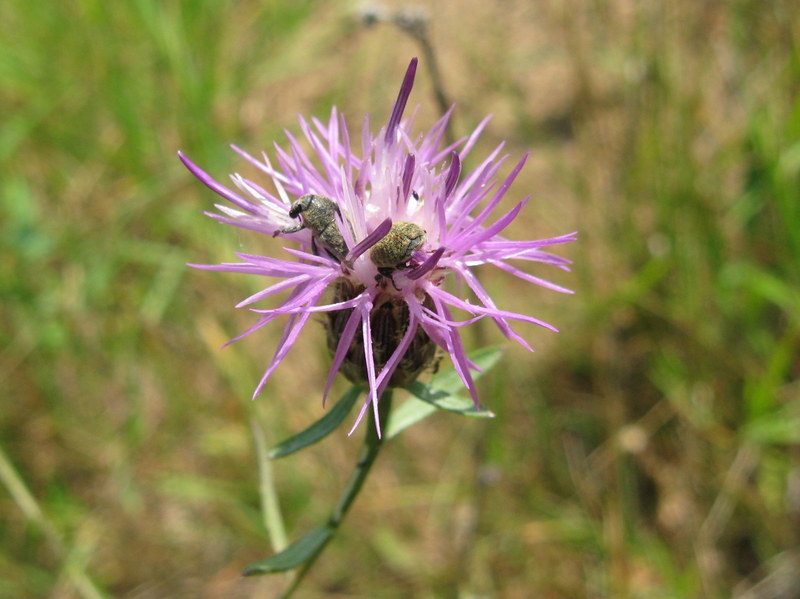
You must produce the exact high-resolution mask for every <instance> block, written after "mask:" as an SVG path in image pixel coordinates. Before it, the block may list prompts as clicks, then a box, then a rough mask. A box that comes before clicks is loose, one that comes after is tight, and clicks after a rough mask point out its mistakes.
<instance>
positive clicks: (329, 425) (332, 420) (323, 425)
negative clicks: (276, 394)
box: [267, 385, 362, 460]
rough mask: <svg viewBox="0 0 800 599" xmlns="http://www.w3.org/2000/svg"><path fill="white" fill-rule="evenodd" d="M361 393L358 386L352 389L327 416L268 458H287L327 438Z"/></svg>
mask: <svg viewBox="0 0 800 599" xmlns="http://www.w3.org/2000/svg"><path fill="white" fill-rule="evenodd" d="M361 391H362V388H361V387H359V386H358V385H353V386H352V387H350V389H349V390H348V391H347V393H345V394H344V395H343V396H342V398H341V399H340V400H339V401H338V402H337V403H336V405H335V406H333V408H331V410H330V411H329V412H328V413H327V414H325V416H323V417H322V418H320V419H319V420H317V421H316V422H315V423H314V424H312V425H311V426H309V427H308V428H307V429H305V430H304V431H302V432H299V433H297V434H296V435H293V436H292V437H289V438H288V439H286V440H285V441H283V442H282V443H279V444H278V445H276V446H275V447H273V448H272V449H271V450H270V452H269V454H267V455H268V457H269V458H270V459H272V460H274V459H276V458H282V457H285V456H287V455H289V454H292V453H294V452H295V451H300V450H301V449H304V448H306V447H308V446H309V445H313V444H314V443H317V442H318V441H321V440H322V439H324V438H325V437H327V436H328V435H329V434H330V433H332V432H333V431H334V430H335V429H336V428H337V427H338V426H339V425H340V424H341V423H342V420H344V418H345V416H347V414H348V413H350V409H351V408H352V407H353V404H354V403H355V402H356V399H358V396H359V395H360V394H361Z"/></svg>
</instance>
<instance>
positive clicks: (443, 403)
mask: <svg viewBox="0 0 800 599" xmlns="http://www.w3.org/2000/svg"><path fill="white" fill-rule="evenodd" d="M406 389H407V390H408V391H410V392H411V393H412V394H413V395H414V396H415V397H416V398H417V399H420V400H422V401H424V402H425V403H427V404H430V405H432V406H433V407H434V408H438V409H440V410H446V411H448V412H456V413H457V414H463V415H464V416H472V417H475V418H493V417H494V414H493V413H492V412H490V411H489V410H487V409H485V408H483V407H479V408H476V407H475V402H474V401H472V398H471V397H464V396H463V395H453V394H452V393H450V392H449V391H442V390H441V389H433V388H431V387H429V386H428V385H425V384H424V383H420V382H419V381H414V382H413V383H411V384H410V385H408V386H407V387H406Z"/></svg>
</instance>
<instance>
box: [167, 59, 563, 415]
mask: <svg viewBox="0 0 800 599" xmlns="http://www.w3.org/2000/svg"><path fill="white" fill-rule="evenodd" d="M416 67H417V60H416V59H414V60H412V61H411V64H410V65H409V67H408V70H407V72H406V75H405V78H404V80H403V83H402V85H401V87H400V93H399V95H398V98H397V101H396V102H395V104H394V107H393V109H392V111H391V114H390V116H389V120H388V122H387V123H386V125H384V126H383V127H382V128H381V129H380V130H379V131H378V132H377V134H373V133H372V129H371V127H370V122H369V118H365V119H364V123H363V126H362V129H361V135H360V137H359V138H356V139H351V135H350V131H349V129H348V127H347V125H346V123H345V119H344V117H343V116H342V115H340V114H339V113H338V111H337V110H336V108H333V110H332V111H331V116H330V118H329V119H328V121H327V122H322V121H320V120H318V119H316V118H312V119H311V120H310V121H308V120H306V119H304V118H302V117H301V118H300V129H301V131H302V133H303V136H304V137H305V148H304V145H303V144H301V142H300V141H299V140H298V139H296V138H295V137H294V136H293V135H292V134H291V133H289V132H287V133H286V136H287V138H288V145H287V147H285V148H283V147H280V146H278V145H277V144H276V145H275V156H276V162H275V163H273V162H272V161H271V160H270V159H269V157H268V156H267V155H266V153H264V154H263V155H262V157H261V159H259V158H255V157H253V156H250V155H249V154H247V153H246V152H244V151H242V150H240V149H239V148H236V147H234V150H235V151H236V152H238V153H239V154H240V155H242V156H243V157H244V159H245V160H247V161H248V162H250V163H251V164H252V165H254V166H255V167H256V168H258V169H259V170H261V171H262V172H263V173H265V174H266V175H267V176H268V177H269V178H270V179H271V181H272V186H273V188H274V192H273V191H268V190H267V189H265V188H264V187H262V186H261V185H259V184H258V183H256V182H254V181H251V180H248V179H246V178H244V177H242V176H241V175H238V174H234V175H233V176H232V180H233V183H234V185H235V186H236V188H237V189H238V191H234V190H232V189H230V188H228V187H225V186H223V185H222V184H220V183H218V182H217V181H215V180H214V179H213V178H212V177H210V176H209V175H208V174H207V173H206V172H204V171H203V170H202V169H200V168H199V167H198V166H197V165H195V164H194V163H192V162H191V161H190V160H189V159H188V158H186V156H184V155H183V154H181V153H179V156H180V158H181V160H182V161H183V163H184V164H185V165H186V166H187V168H188V169H189V170H190V171H191V172H192V173H193V174H194V175H195V176H196V177H197V178H198V179H200V181H202V182H203V183H204V184H205V185H207V186H208V187H209V188H211V189H212V190H214V191H215V192H216V193H218V194H219V195H221V196H222V197H223V198H225V199H226V200H228V201H229V202H230V203H231V204H233V206H234V208H231V207H228V206H225V205H217V206H216V207H217V209H218V210H219V213H218V214H217V213H209V216H211V217H212V218H215V219H216V220H218V221H220V222H223V223H227V224H231V225H234V226H237V227H242V228H245V229H251V230H254V231H258V232H260V233H264V234H265V235H268V236H281V237H284V238H287V239H290V240H292V241H294V242H297V243H299V246H300V247H299V249H296V248H284V249H285V251H286V252H287V253H288V257H287V259H278V258H271V257H265V256H258V255H252V254H244V253H239V254H236V255H237V257H238V258H239V260H240V261H239V262H236V263H226V264H220V265H194V266H197V267H198V268H204V269H208V270H220V271H227V272H240V273H249V274H256V275H261V276H264V277H271V278H277V279H279V280H278V281H277V282H275V283H272V284H270V285H269V286H267V287H266V288H264V289H263V290H262V291H259V292H258V293H256V294H255V295H252V296H251V297H249V298H247V299H245V300H243V301H242V302H240V303H239V304H238V306H237V307H241V306H250V305H251V304H254V303H256V302H258V301H259V300H263V299H265V298H268V297H269V296H272V295H275V294H277V293H280V292H282V291H289V294H288V297H286V299H285V300H284V301H283V303H281V304H280V305H279V306H278V307H275V308H267V309H262V308H252V310H253V312H255V313H257V314H259V318H258V321H257V322H256V323H255V324H254V325H253V326H252V327H250V328H249V329H247V330H246V331H244V332H243V333H242V334H240V335H239V336H238V337H236V338H235V339H234V340H233V341H235V340H236V339H239V338H241V337H243V336H244V335H248V334H250V333H252V332H254V331H256V330H257V329H260V328H261V327H263V326H265V325H267V324H269V323H270V322H272V321H273V320H276V319H278V318H281V317H285V318H286V320H287V322H286V325H285V328H284V330H283V335H282V337H281V338H280V340H279V342H278V346H277V350H276V352H275V355H274V357H273V359H272V362H271V363H270V364H269V366H268V367H267V369H266V372H265V373H264V376H263V377H262V379H261V381H260V383H259V384H258V386H257V388H256V390H255V392H254V394H253V396H254V397H255V396H256V395H257V394H258V393H259V392H260V391H261V390H262V388H263V387H264V384H265V383H266V381H267V379H269V377H270V375H271V374H272V373H273V372H274V371H275V369H276V368H277V366H278V365H279V364H280V363H281V361H282V360H283V359H284V358H285V357H286V355H287V354H288V352H289V350H290V349H291V347H292V346H293V345H294V343H295V342H296V340H297V338H298V336H299V334H300V332H301V330H302V329H303V327H304V326H305V325H306V323H307V322H308V321H309V319H310V318H311V317H312V316H313V315H315V314H319V313H324V314H326V315H327V329H328V347H329V349H330V351H331V354H332V356H333V360H332V364H331V368H330V372H329V375H328V378H327V382H326V385H325V390H324V393H323V397H324V396H325V395H327V393H328V390H329V389H330V387H331V384H332V382H333V380H334V378H335V376H336V373H337V372H342V373H343V374H344V375H345V376H347V378H349V379H350V380H352V381H354V382H359V383H364V384H365V385H366V387H367V389H368V393H367V398H366V401H365V403H364V405H363V407H362V409H361V412H360V413H359V416H358V418H357V419H356V422H355V424H354V425H353V428H355V426H357V424H358V422H359V421H360V420H361V418H362V417H363V416H364V414H365V412H366V410H367V409H368V408H369V406H370V405H371V406H372V408H373V409H374V410H376V411H377V404H378V400H379V398H380V396H381V394H382V393H383V391H384V390H385V389H386V388H387V387H388V386H397V385H405V384H407V383H409V382H411V381H413V380H414V379H416V377H417V376H418V375H419V374H420V372H421V371H423V370H424V369H425V368H426V367H427V366H428V365H429V364H430V363H431V361H432V360H433V358H434V354H435V352H436V347H437V346H438V347H439V348H442V349H443V350H444V352H446V353H447V354H448V355H449V356H450V358H451V360H452V362H453V365H454V367H455V370H456V371H457V372H458V374H459V376H460V377H461V379H462V381H463V383H464V385H465V387H466V388H467V389H468V390H469V392H470V394H471V396H472V398H473V400H474V402H475V404H476V406H477V405H478V397H477V393H476V388H475V384H474V383H473V379H472V376H471V374H470V370H471V369H474V370H477V367H476V366H475V365H474V364H473V363H472V362H471V361H470V360H469V358H468V357H467V354H466V352H465V350H464V346H463V343H462V340H461V336H460V330H461V328H462V327H464V326H466V325H469V324H470V323H473V322H475V321H477V320H480V319H483V318H491V319H492V320H493V321H494V322H495V324H496V325H497V327H498V328H499V329H500V331H502V333H503V334H504V335H505V336H506V337H508V338H510V339H513V340H515V341H517V342H519V343H520V344H521V345H523V346H524V347H525V348H527V349H529V350H530V349H531V348H530V346H529V345H528V343H527V342H526V341H525V340H524V339H523V338H522V337H520V336H519V335H518V334H517V333H516V331H514V329H513V328H512V326H511V323H512V322H513V321H521V322H528V323H533V324H536V325H540V326H543V327H547V328H549V329H553V330H555V329H554V328H553V327H552V326H551V325H549V324H547V323H545V322H543V321H541V320H539V319H537V318H534V317H532V316H528V315H526V314H519V313H516V312H510V311H506V310H503V309H502V308H500V307H498V306H497V305H496V304H495V301H494V300H493V299H492V297H491V296H490V295H489V293H487V291H486V290H485V289H484V287H483V286H482V285H481V284H480V282H479V280H478V278H477V277H476V275H475V272H474V269H475V267H477V266H480V265H483V264H491V265H493V266H495V267H496V268H500V269H502V270H504V271H506V272H507V273H509V274H511V275H513V276H516V277H519V278H520V279H523V280H525V281H528V282H530V283H534V284H536V285H541V286H544V287H547V288H549V289H552V290H555V291H560V292H569V291H568V290H566V289H564V288H562V287H559V286H557V285H554V284H552V283H550V282H547V281H545V280H543V279H540V278H538V277H534V276H532V275H530V274H528V273H526V272H524V271H522V270H520V269H518V268H517V267H516V266H512V262H513V261H534V262H544V263H546V264H550V265H553V266H556V267H559V268H562V269H564V270H568V265H569V261H568V260H566V259H565V258H561V257H559V256H556V255H553V254H551V253H549V252H548V251H546V250H544V249H543V248H546V247H548V246H552V245H557V244H561V243H566V242H569V241H573V240H574V239H575V234H574V233H570V234H567V235H563V236H560V237H553V238H550V239H541V240H536V241H512V240H509V239H506V238H505V237H503V235H502V233H503V231H504V230H505V229H506V228H507V227H508V226H509V225H510V224H511V223H512V222H513V221H514V219H515V218H516V217H517V215H518V214H519V213H520V211H521V210H522V209H523V207H524V206H525V204H526V203H527V201H528V199H529V197H526V198H524V199H522V200H521V201H519V202H518V203H517V204H516V205H514V206H513V207H512V208H511V209H510V210H509V211H507V212H505V213H502V214H500V215H499V216H496V214H495V213H496V212H497V210H498V206H499V205H500V203H501V201H502V200H503V199H504V198H505V196H506V194H507V193H508V191H509V188H510V187H511V184H512V183H513V182H514V180H515V179H516V177H517V175H518V174H519V172H520V170H521V169H522V167H523V165H524V164H525V160H526V158H527V154H526V155H525V156H523V157H522V159H521V160H520V161H519V162H518V163H517V164H516V165H515V166H514V167H513V168H512V169H511V171H510V173H508V174H507V175H506V176H505V178H504V179H502V180H499V179H498V178H497V173H498V171H499V169H500V167H501V166H502V165H503V164H504V162H505V161H506V159H507V158H508V155H502V150H503V144H502V143H501V144H500V145H499V146H497V147H496V148H495V149H494V151H492V152H491V153H490V154H489V155H488V156H487V157H486V158H484V159H483V160H482V161H481V162H480V163H479V164H478V165H477V166H476V167H475V168H474V169H473V170H472V171H471V172H468V173H462V164H463V161H464V158H465V157H466V156H467V155H468V154H469V152H470V151H471V150H472V149H473V147H474V146H475V143H476V141H477V139H478V137H479V136H480V134H481V132H482V131H483V129H484V127H485V126H486V123H487V122H488V120H489V118H488V117H487V118H486V119H484V120H483V121H482V122H481V123H480V124H479V125H478V127H477V128H476V129H475V131H474V132H473V133H472V134H471V135H469V136H468V137H466V138H463V139H461V140H459V141H457V142H455V143H453V144H451V145H444V144H443V138H444V132H445V129H446V126H447V122H448V119H449V118H450V114H451V112H452V108H451V110H450V111H448V112H447V113H446V114H445V115H444V116H443V117H442V118H441V119H439V121H437V122H436V123H435V124H434V125H433V127H431V129H430V130H429V131H427V132H426V133H422V134H418V135H415V134H413V133H412V129H413V124H414V120H415V117H414V115H412V116H411V117H409V118H407V119H404V118H403V114H404V112H405V108H406V103H407V101H408V97H409V94H410V93H411V88H412V86H413V83H414V75H415V72H416ZM306 148H310V149H306ZM448 278H452V279H456V280H460V281H461V282H462V283H464V284H466V287H467V288H469V289H470V290H471V292H472V294H474V297H475V298H476V299H477V302H476V303H472V302H470V301H469V300H467V299H463V298H461V297H459V296H458V295H455V294H453V293H451V292H449V291H447V290H446V289H445V285H444V283H445V281H446V280H447V279H448ZM460 287H461V288H464V285H461V286H460ZM454 308H455V309H458V310H459V311H462V312H464V313H466V314H467V315H469V316H468V317H467V318H466V319H465V320H457V319H456V317H455V316H454V315H453V309H454ZM376 416H377V414H376ZM378 422H379V421H378V418H377V417H376V423H378Z"/></svg>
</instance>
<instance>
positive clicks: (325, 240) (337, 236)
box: [273, 194, 348, 262]
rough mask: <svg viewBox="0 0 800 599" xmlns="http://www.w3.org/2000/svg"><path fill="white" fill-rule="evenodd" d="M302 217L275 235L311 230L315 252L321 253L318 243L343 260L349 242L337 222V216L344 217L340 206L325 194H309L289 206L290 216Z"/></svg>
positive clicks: (339, 259)
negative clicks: (296, 222)
mask: <svg viewBox="0 0 800 599" xmlns="http://www.w3.org/2000/svg"><path fill="white" fill-rule="evenodd" d="M301 215H302V219H301V222H300V224H299V225H294V226H292V227H283V228H282V229H278V230H277V231H275V233H273V237H274V236H275V235H278V234H279V233H297V232H298V231H302V230H303V229H309V230H310V231H311V235H312V237H311V247H312V250H313V252H314V253H315V254H317V255H319V248H318V247H317V243H319V245H320V246H321V247H322V248H323V249H324V250H325V251H326V252H327V253H328V255H330V256H331V257H332V258H334V259H336V260H337V261H339V262H341V261H342V260H344V257H345V256H346V255H347V249H348V248H347V243H345V240H344V237H343V236H342V232H341V231H340V230H339V225H337V224H336V217H337V216H338V217H339V218H340V219H341V218H342V213H341V211H340V210H339V206H338V205H337V204H336V202H334V201H333V200H331V199H330V198H326V197H325V196H318V195H314V194H307V195H304V196H303V197H301V198H300V199H298V200H296V201H294V202H292V205H291V207H290V208H289V216H291V217H292V218H300V217H301Z"/></svg>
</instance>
